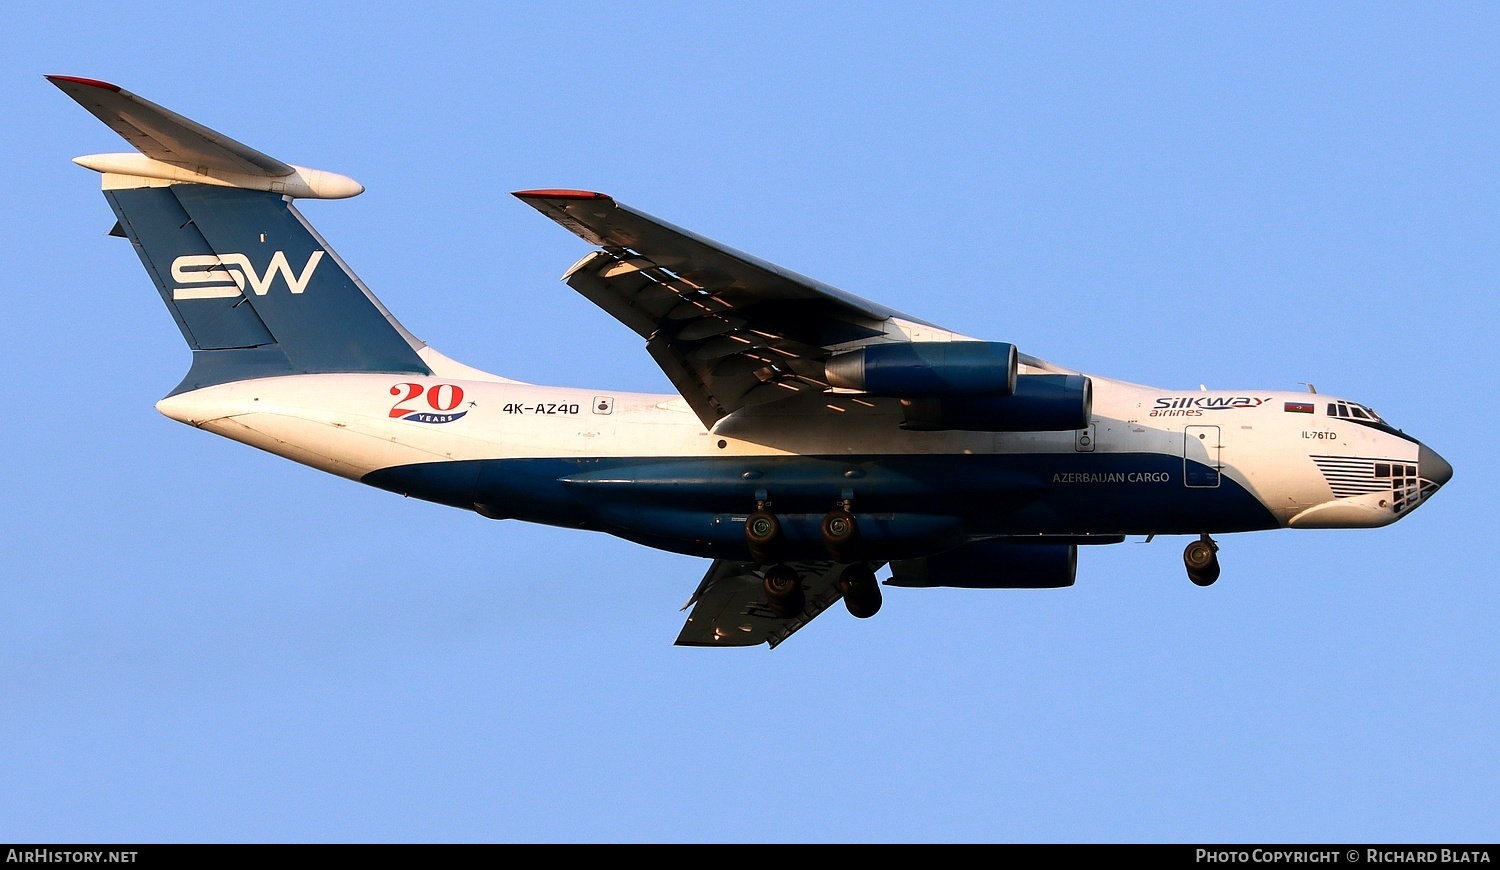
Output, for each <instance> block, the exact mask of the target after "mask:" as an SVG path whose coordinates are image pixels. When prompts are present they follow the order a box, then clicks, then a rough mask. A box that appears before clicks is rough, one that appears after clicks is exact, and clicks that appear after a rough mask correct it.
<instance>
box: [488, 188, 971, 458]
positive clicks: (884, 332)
mask: <svg viewBox="0 0 1500 870" xmlns="http://www.w3.org/2000/svg"><path fill="white" fill-rule="evenodd" d="M515 196H516V197H517V198H519V199H520V200H521V201H522V202H525V203H526V204H527V205H530V206H531V207H533V208H535V209H536V210H537V211H540V212H541V213H542V214H544V215H546V216H547V217H549V218H552V219H553V220H554V221H556V222H557V223H559V224H561V225H562V226H563V227H565V228H567V229H568V230H570V231H571V232H573V233H575V234H576V235H578V236H579V237H580V238H582V239H584V240H585V241H587V242H589V243H590V244H593V245H598V246H599V247H600V250H598V251H595V252H594V253H593V254H590V255H589V256H587V257H585V258H583V259H582V260H580V261H579V262H578V263H577V264H576V265H574V266H573V268H572V269H570V270H568V272H567V274H566V275H564V276H563V279H564V280H565V281H566V282H567V283H568V286H570V287H572V288H573V289H574V290H577V291H578V292H579V293H581V294H583V295H584V296H585V297H586V298H588V299H589V300H591V301H592V302H594V304H596V305H598V306H599V307H600V308H603V309H604V310H605V311H607V312H609V314H610V315H611V316H613V317H614V318H615V319H617V320H619V321H620V322H621V323H624V324H625V325H626V326H628V327H630V328H631V329H632V330H634V331H635V332H636V333H637V334H638V335H640V336H641V337H642V338H645V339H646V349H647V350H648V351H649V352H650V354H651V356H652V358H653V359H655V360H656V362H657V365H659V366H661V368H662V370H663V371H664V372H665V373H666V375H667V377H668V378H669V379H671V381H672V384H673V386H675V387H676V388H677V390H678V392H680V393H681V394H682V396H683V398H685V399H686V400H687V402H688V405H689V406H690V407H691V408H692V409H693V411H694V412H695V413H696V414H697V415H698V417H699V419H701V420H702V421H703V424H704V425H705V426H707V427H709V428H712V427H713V426H714V424H715V423H717V422H718V421H719V420H720V419H722V418H723V417H725V416H727V415H729V414H732V413H734V412H736V411H739V410H741V409H743V408H747V407H752V406H755V405H760V404H766V403H770V402H777V401H781V400H785V399H789V398H792V397H794V396H798V395H802V394H809V393H821V392H823V391H825V390H827V389H828V382H827V379H826V375H825V373H824V363H825V362H826V361H827V360H828V358H829V356H831V355H832V353H833V349H834V348H839V349H842V348H848V347H854V346H858V345H860V344H867V343H871V342H877V341H909V340H912V339H913V338H915V337H919V336H920V337H923V338H928V339H929V340H940V341H946V340H952V339H956V338H960V339H961V338H963V336H958V335H956V334H954V333H951V332H948V331H946V330H942V329H939V328H937V327H934V326H932V325H930V324H926V323H922V322H921V321H918V320H916V319H914V318H911V317H908V316H906V315H903V314H901V313H899V312H897V311H893V310H891V309H889V308H885V307H884V306H881V305H877V304H875V303H874V302H870V301H869V300H866V299H862V298H860V297H858V296H855V295H853V294H852V293H846V292H844V291H843V290H840V289H838V288H837V287H832V286H830V285H828V284H824V283H822V282H820V281H815V280H813V279H811V278H808V277H806V276H803V275H799V274H797V273H796V272H792V271H790V270H787V269H783V268H781V267H780V266H776V265H774V264H772V263H768V262H766V261H764V260H760V259H757V258H755V257H752V256H750V255H749V254H746V253H743V252H741V251H737V250H735V249H733V248H730V247H728V246H725V245H721V244H719V243H718V242H714V241H712V240H710V239H706V238H704V237H702V236H699V235H697V234H695V233H692V232H689V231H688V230H685V229H682V228H681V227H677V226H674V225H672V224H670V223H667V222H666V221H663V220H660V219H659V218H655V217H652V216H651V215H648V214H646V213H644V212H641V211H637V210H635V209H632V208H630V207H629V206H625V205H622V204H620V203H618V202H615V200H614V199H612V198H611V197H609V196H606V195H604V194H602V193H592V192H589V191H578V190H526V191H520V192H518V193H516V194H515Z"/></svg>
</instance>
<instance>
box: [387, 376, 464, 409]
mask: <svg viewBox="0 0 1500 870" xmlns="http://www.w3.org/2000/svg"><path fill="white" fill-rule="evenodd" d="M423 390H424V387H423V386H422V385H421V384H397V385H395V386H394V387H391V395H393V396H401V393H402V392H403V391H405V393H406V395H404V396H401V398H400V399H398V400H397V401H396V404H394V405H392V406H391V416H392V417H405V416H406V415H407V414H416V413H419V412H420V410H421V409H419V408H408V407H404V406H405V405H406V403H407V402H410V401H412V400H413V399H415V398H417V397H418V396H420V395H422V392H423ZM444 390H447V391H448V394H447V396H446V397H445V396H444V395H443V391H444ZM426 392H427V406H428V407H429V408H432V409H433V410H434V411H451V410H453V409H454V408H457V407H458V406H459V403H460V402H462V401H463V400H464V388H463V387H460V386H458V385H457V384H434V385H433V386H432V387H431V388H426ZM444 399H446V401H444Z"/></svg>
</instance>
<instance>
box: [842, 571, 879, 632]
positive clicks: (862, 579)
mask: <svg viewBox="0 0 1500 870" xmlns="http://www.w3.org/2000/svg"><path fill="white" fill-rule="evenodd" d="M839 591H840V592H842V593H844V607H846V608H848V610H849V615H850V616H854V617H858V618H859V619H869V618H870V617H872V616H874V615H875V614H877V613H879V612H880V603H881V600H882V598H881V594H880V583H879V582H878V581H877V580H876V579H875V572H874V571H871V570H870V567H869V566H868V565H863V564H855V565H845V566H844V573H842V574H840V575H839Z"/></svg>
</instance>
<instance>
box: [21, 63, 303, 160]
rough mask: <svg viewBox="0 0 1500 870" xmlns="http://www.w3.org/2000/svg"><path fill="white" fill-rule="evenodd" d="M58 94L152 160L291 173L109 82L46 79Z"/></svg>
mask: <svg viewBox="0 0 1500 870" xmlns="http://www.w3.org/2000/svg"><path fill="white" fill-rule="evenodd" d="M47 80H48V81H50V82H52V83H53V84H54V85H57V86H58V87H59V88H61V89H62V91H63V93H65V94H67V95H68V96H70V97H72V98H73V99H75V100H77V101H78V104H79V105H80V106H83V107H84V108H85V109H88V110H89V111H90V112H92V113H93V115H94V117H96V118H98V119H99V120H101V121H103V122H104V123H105V124H106V125H108V126H109V128H110V129H111V130H114V131H115V132H116V133H119V134H120V135H121V136H122V137H124V138H125V141H127V142H129V143H130V144H131V145H133V146H135V148H136V150H137V151H140V152H141V153H142V154H144V155H146V156H147V157H150V158H152V159H154V160H160V161H162V162H163V163H171V164H173V165H176V166H182V167H186V168H189V169H197V168H200V167H204V168H208V169H217V170H220V171H222V172H241V173H244V174H246V175H266V176H276V177H279V176H283V175H291V174H292V172H294V171H295V170H294V168H293V167H292V166H290V165H288V164H286V163H282V162H281V161H280V160H277V159H276V158H274V157H271V156H269V155H266V154H262V153H260V152H259V151H256V150H255V149H254V148H251V147H250V146H248V145H244V144H242V143H239V142H236V141H235V140H233V139H231V138H229V137H228V136H225V135H224V134H223V133H219V132H216V131H214V130H210V129H209V128H207V127H205V126H203V125H202V124H199V123H198V122H196V121H192V120H189V119H187V118H184V117H182V116H181V115H179V114H177V113H176V112H173V111H172V110H170V109H165V108H163V107H161V106H158V105H157V104H155V103H153V102H151V101H150V100H146V99H142V98H141V97H138V96H136V95H135V94H132V93H131V92H130V91H127V90H125V89H124V88H122V87H120V86H118V85H112V84H110V83H109V82H101V81H96V80H94V79H85V78H79V77H77V76H47Z"/></svg>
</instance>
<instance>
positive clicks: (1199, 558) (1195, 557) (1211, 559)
mask: <svg viewBox="0 0 1500 870" xmlns="http://www.w3.org/2000/svg"><path fill="white" fill-rule="evenodd" d="M1182 564H1183V565H1184V566H1186V567H1187V575H1188V579H1189V580H1191V581H1193V582H1194V583H1196V584H1197V585H1199V586H1212V585H1214V581H1215V580H1217V579H1219V545H1218V544H1217V543H1215V541H1214V539H1213V538H1210V537H1209V536H1208V533H1207V532H1204V533H1203V537H1201V538H1199V539H1198V540H1196V541H1194V542H1192V543H1191V544H1188V545H1187V549H1185V550H1183V551H1182Z"/></svg>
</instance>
